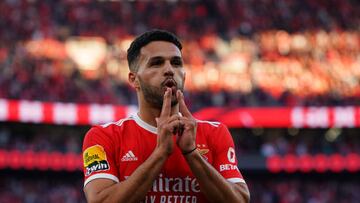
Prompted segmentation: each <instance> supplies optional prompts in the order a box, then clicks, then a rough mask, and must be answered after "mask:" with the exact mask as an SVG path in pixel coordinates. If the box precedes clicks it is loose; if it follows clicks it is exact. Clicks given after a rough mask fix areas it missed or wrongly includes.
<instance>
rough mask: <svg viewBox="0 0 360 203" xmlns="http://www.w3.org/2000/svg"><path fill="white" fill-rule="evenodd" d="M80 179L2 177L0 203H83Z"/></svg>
mask: <svg viewBox="0 0 360 203" xmlns="http://www.w3.org/2000/svg"><path fill="white" fill-rule="evenodd" d="M82 185H83V183H82V179H81V176H80V175H79V176H78V177H72V178H69V176H65V175H61V174H60V175H58V177H55V176H54V174H52V176H49V175H44V173H43V174H42V175H36V174H35V175H33V176H19V175H18V176H17V177H15V176H14V175H12V176H10V177H9V176H8V177H2V178H1V181H0V197H1V200H0V202H1V203H48V202H53V203H85V202H86V201H85V197H84V193H83V191H82Z"/></svg>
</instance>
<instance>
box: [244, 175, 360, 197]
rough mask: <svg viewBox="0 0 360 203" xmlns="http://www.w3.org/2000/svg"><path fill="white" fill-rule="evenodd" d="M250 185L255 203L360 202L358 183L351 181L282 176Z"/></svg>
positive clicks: (253, 182)
mask: <svg viewBox="0 0 360 203" xmlns="http://www.w3.org/2000/svg"><path fill="white" fill-rule="evenodd" d="M270 179H271V178H270ZM247 184H248V186H249V189H250V191H251V202H254V203H277V202H279V203H290V202H291V203H301V202H308V203H325V202H326V203H327V202H339V203H340V202H341V203H356V202H359V200H360V194H359V192H358V191H359V189H360V185H359V183H358V182H356V181H354V180H348V179H346V180H339V178H338V179H337V180H334V179H331V178H329V177H324V180H321V179H319V178H317V179H316V178H314V179H309V178H307V177H301V178H299V177H298V178H286V179H285V177H282V178H276V179H271V180H269V179H261V180H259V179H258V180H256V179H255V180H251V179H250V180H249V181H247Z"/></svg>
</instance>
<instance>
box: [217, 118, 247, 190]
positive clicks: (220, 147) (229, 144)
mask: <svg viewBox="0 0 360 203" xmlns="http://www.w3.org/2000/svg"><path fill="white" fill-rule="evenodd" d="M217 128H218V129H217V130H215V131H214V134H213V136H212V138H213V142H212V145H213V157H214V162H213V166H214V167H215V169H216V170H217V171H218V172H219V173H220V174H221V175H222V176H223V177H224V178H226V179H227V180H228V181H230V182H233V183H238V182H242V183H245V180H244V178H243V176H242V175H241V173H240V171H239V169H238V167H237V166H238V161H237V158H236V154H235V147H234V141H233V139H232V137H231V134H230V132H229V130H228V129H227V127H226V126H225V125H223V124H220V125H219V126H218V127H217Z"/></svg>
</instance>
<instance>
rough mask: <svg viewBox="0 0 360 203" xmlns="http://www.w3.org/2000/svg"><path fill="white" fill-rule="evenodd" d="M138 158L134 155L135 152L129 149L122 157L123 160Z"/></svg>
mask: <svg viewBox="0 0 360 203" xmlns="http://www.w3.org/2000/svg"><path fill="white" fill-rule="evenodd" d="M137 160H138V158H137V157H136V156H135V155H134V153H133V152H132V151H131V150H129V151H128V152H127V153H126V154H125V155H124V156H123V157H122V158H121V161H137Z"/></svg>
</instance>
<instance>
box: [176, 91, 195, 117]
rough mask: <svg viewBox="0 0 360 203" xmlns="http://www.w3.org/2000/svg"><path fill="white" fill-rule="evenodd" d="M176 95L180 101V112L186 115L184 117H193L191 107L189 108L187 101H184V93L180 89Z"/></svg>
mask: <svg viewBox="0 0 360 203" xmlns="http://www.w3.org/2000/svg"><path fill="white" fill-rule="evenodd" d="M176 97H177V99H178V102H179V111H180V113H181V114H182V115H183V116H184V117H187V118H192V115H191V113H190V111H189V109H188V108H187V106H186V104H185V101H184V94H183V93H182V92H181V91H180V90H178V91H177V92H176Z"/></svg>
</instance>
